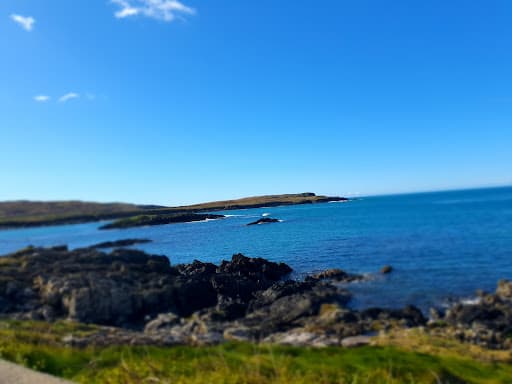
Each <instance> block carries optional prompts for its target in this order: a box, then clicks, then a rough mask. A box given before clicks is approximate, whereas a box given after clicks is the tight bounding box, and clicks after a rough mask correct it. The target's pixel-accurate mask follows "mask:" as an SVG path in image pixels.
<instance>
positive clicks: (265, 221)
mask: <svg viewBox="0 0 512 384" xmlns="http://www.w3.org/2000/svg"><path fill="white" fill-rule="evenodd" d="M279 221H280V220H279V219H273V218H271V217H264V218H262V219H259V220H256V221H253V222H252V223H249V224H247V226H251V225H260V224H272V223H279Z"/></svg>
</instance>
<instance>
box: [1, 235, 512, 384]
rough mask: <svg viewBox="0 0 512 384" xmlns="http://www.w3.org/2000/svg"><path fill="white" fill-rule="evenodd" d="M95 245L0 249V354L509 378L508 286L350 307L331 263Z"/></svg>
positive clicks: (248, 374)
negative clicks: (186, 255)
mask: <svg viewBox="0 0 512 384" xmlns="http://www.w3.org/2000/svg"><path fill="white" fill-rule="evenodd" d="M137 241H140V239H126V240H124V241H119V242H117V243H113V244H107V246H110V245H113V246H123V245H124V244H128V245H129V244H130V243H133V242H137ZM100 245H101V246H103V245H104V244H100ZM97 248H98V245H96V246H92V247H88V248H81V249H75V250H69V249H68V248H67V247H66V246H59V247H53V248H34V247H28V248H26V249H22V250H20V251H18V252H15V253H13V254H10V255H6V256H4V257H1V258H0V358H4V359H7V360H11V361H13V362H16V363H19V364H23V365H26V366H28V367H31V368H35V369H38V370H41V371H44V372H47V373H51V374H54V375H58V376H61V377H65V378H68V379H72V380H75V381H77V382H83V383H104V382H109V383H140V382H145V381H148V382H152V381H154V382H168V381H170V382H173V383H202V382H209V383H226V382H228V383H231V382H232V383H247V384H259V383H262V384H264V383H310V382H318V383H360V382H371V383H383V384H395V383H397V384H398V383H404V382H405V383H415V384H423V383H425V384H434V383H439V382H442V383H457V384H459V383H482V384H484V383H486V384H496V383H510V382H512V365H511V364H510V363H511V361H512V353H511V346H512V339H511V335H512V282H508V281H501V282H499V284H498V287H497V289H496V292H495V293H484V292H480V293H479V300H478V301H475V302H473V303H466V302H463V301H461V302H458V303H455V304H454V305H453V306H452V307H450V308H449V309H447V310H444V311H443V310H441V309H433V310H432V311H431V313H430V315H429V318H426V317H425V315H424V314H423V313H422V312H421V311H419V310H418V309H417V308H415V307H413V306H407V307H405V308H402V309H386V308H369V309H365V310H353V309H350V307H349V306H348V303H349V302H350V299H351V294H350V282H354V281H358V282H359V283H361V284H364V281H365V279H367V278H368V277H367V276H360V275H356V274H351V273H348V272H345V271H343V270H339V269H332V270H326V271H322V272H318V273H316V274H310V275H309V276H307V277H306V278H305V279H304V280H290V279H289V274H290V273H291V272H292V270H291V268H290V267H289V266H288V265H286V264H284V263H275V262H271V261H268V260H265V259H261V258H249V257H246V256H244V255H241V254H237V255H234V256H233V257H232V258H231V260H229V261H223V262H222V263H221V264H219V265H214V264H211V263H203V262H200V261H197V260H196V261H194V262H193V263H190V264H182V265H172V264H171V263H170V261H169V259H168V258H167V257H165V256H154V255H149V254H146V253H144V252H142V251H138V250H133V249H126V248H117V249H114V250H113V251H112V252H110V253H107V252H102V251H99V250H98V249H97ZM380 273H382V272H376V274H380ZM388 273H392V271H388ZM155 380H156V381H155Z"/></svg>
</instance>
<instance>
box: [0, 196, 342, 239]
mask: <svg viewBox="0 0 512 384" xmlns="http://www.w3.org/2000/svg"><path fill="white" fill-rule="evenodd" d="M347 200H348V199H347V198H344V197H336V196H332V197H331V196H317V195H315V194H314V193H310V192H307V193H299V194H284V195H267V196H256V197H246V198H242V199H236V200H224V201H215V202H209V203H202V204H194V205H188V206H178V207H165V206H159V205H135V204H123V203H90V202H83V201H56V202H36V201H7V202H0V230H1V229H14V228H29V227H41V226H51V225H66V224H80V223H88V222H97V221H102V220H116V219H128V220H129V219H130V218H134V217H136V216H155V217H156V216H159V215H169V219H170V218H171V217H172V215H178V214H182V215H186V214H193V213H197V214H199V213H204V212H214V211H227V210H236V209H250V208H262V207H276V206H281V205H300V204H315V203H326V202H332V201H347ZM184 217H185V216H182V218H184ZM170 220H172V219H170ZM171 222H172V221H171ZM144 225H145V224H144Z"/></svg>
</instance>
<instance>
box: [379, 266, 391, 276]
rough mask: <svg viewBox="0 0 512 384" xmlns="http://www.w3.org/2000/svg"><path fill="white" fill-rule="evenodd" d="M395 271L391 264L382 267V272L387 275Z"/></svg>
mask: <svg viewBox="0 0 512 384" xmlns="http://www.w3.org/2000/svg"><path fill="white" fill-rule="evenodd" d="M391 272H393V267H392V266H391V265H385V266H383V267H382V268H381V269H380V273H382V274H383V275H387V274H388V273H391Z"/></svg>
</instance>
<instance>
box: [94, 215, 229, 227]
mask: <svg viewBox="0 0 512 384" xmlns="http://www.w3.org/2000/svg"><path fill="white" fill-rule="evenodd" d="M225 217H226V216H224V215H212V214H206V213H170V214H162V215H139V216H134V217H129V218H125V219H119V220H116V221H114V222H112V223H109V224H106V225H103V226H101V227H100V228H99V229H125V228H134V227H145V226H149V225H164V224H177V223H191V222H194V221H205V220H218V219H224V218H225Z"/></svg>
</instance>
